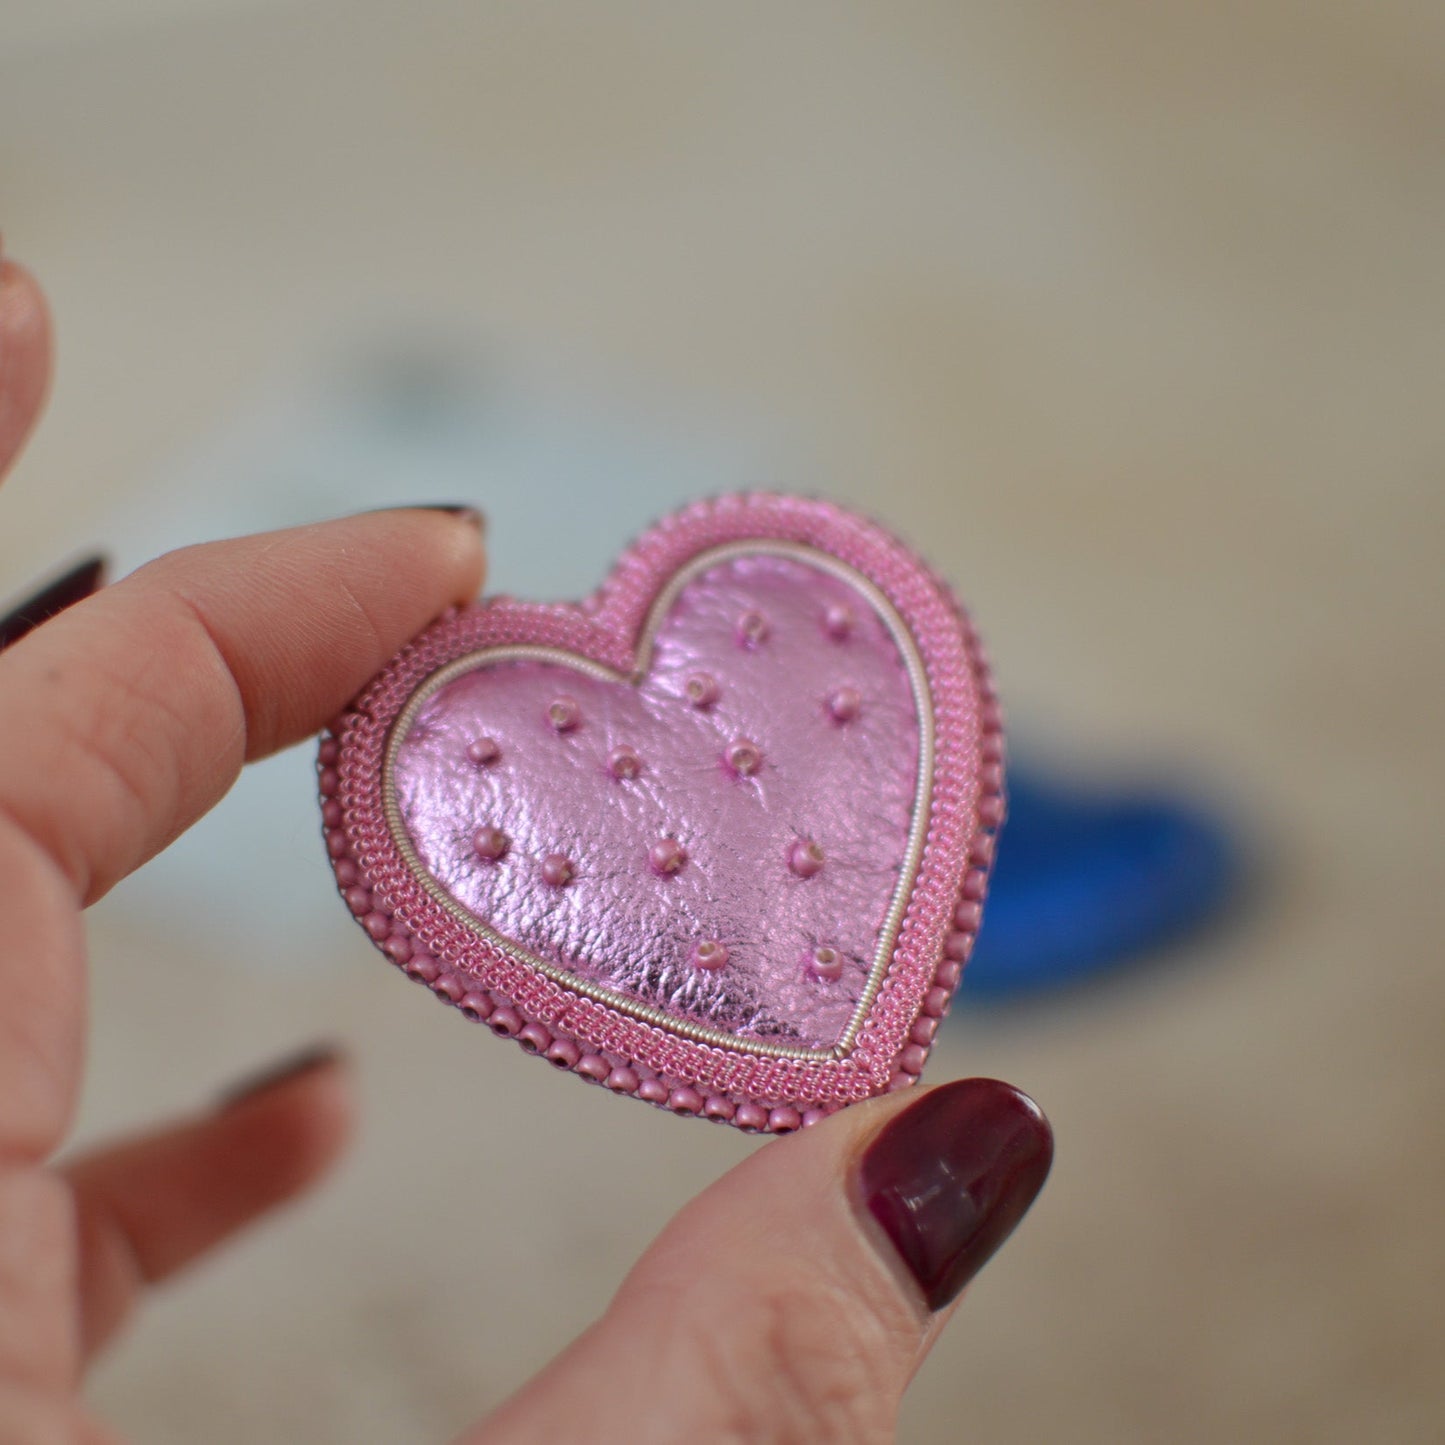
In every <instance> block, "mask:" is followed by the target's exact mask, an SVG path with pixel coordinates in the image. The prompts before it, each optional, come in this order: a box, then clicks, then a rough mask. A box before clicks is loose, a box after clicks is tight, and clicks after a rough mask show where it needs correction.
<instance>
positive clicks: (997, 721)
mask: <svg viewBox="0 0 1445 1445" xmlns="http://www.w3.org/2000/svg"><path fill="white" fill-rule="evenodd" d="M978 721H979V726H980V727H982V728H983V730H984V731H985V732H990V733H994V732H998V730H999V729H1000V728H1001V727H1003V709H1002V708H1001V707H1000V706H999V705H998V703H997V701H993V702H986V703H984V705H983V706H982V707H981V708H979V710H978Z"/></svg>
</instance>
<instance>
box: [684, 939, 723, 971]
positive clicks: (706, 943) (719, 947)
mask: <svg viewBox="0 0 1445 1445" xmlns="http://www.w3.org/2000/svg"><path fill="white" fill-rule="evenodd" d="M692 961H693V966H694V967H696V968H703V969H708V970H710V971H711V970H714V969H719V968H724V967H726V965H727V961H728V951H727V946H726V945H725V944H723V943H720V942H719V941H718V940H717V939H716V938H704V939H702V940H701V941H700V942H699V943H698V945H697V946H696V947H695V948H694V949H693V951H692Z"/></svg>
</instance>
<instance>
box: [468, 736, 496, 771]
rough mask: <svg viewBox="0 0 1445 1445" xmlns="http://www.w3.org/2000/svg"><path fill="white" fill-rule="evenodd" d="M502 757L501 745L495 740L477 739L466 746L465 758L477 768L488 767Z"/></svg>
mask: <svg viewBox="0 0 1445 1445" xmlns="http://www.w3.org/2000/svg"><path fill="white" fill-rule="evenodd" d="M501 756H502V745H501V744H500V743H499V742H498V741H497V740H496V738H477V739H475V740H474V741H473V742H469V743H468V744H467V758H468V760H469V761H470V762H473V763H475V764H476V765H477V766H478V767H479V768H486V767H490V766H491V765H492V764H493V763H494V762H496V761H497V759H498V758H499V757H501Z"/></svg>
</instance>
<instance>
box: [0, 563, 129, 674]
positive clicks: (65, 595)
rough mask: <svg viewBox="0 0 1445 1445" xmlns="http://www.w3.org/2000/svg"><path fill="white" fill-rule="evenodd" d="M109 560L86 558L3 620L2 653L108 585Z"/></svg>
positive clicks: (0, 639)
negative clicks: (107, 570)
mask: <svg viewBox="0 0 1445 1445" xmlns="http://www.w3.org/2000/svg"><path fill="white" fill-rule="evenodd" d="M106 566H107V563H106V559H105V558H104V557H102V556H99V555H97V556H94V557H87V558H86V559H85V560H84V561H83V562H80V563H78V564H77V565H76V566H74V567H72V568H70V570H69V571H67V572H64V573H62V574H61V575H60V576H59V577H57V578H56V579H55V580H54V581H53V582H47V583H46V584H45V586H44V587H42V588H41V589H40V590H39V591H38V592H36V593H35V594H34V595H33V596H31V597H27V598H26V599H25V601H23V602H21V603H20V604H19V605H18V606H16V607H13V608H11V609H10V611H9V612H7V613H5V615H4V616H3V617H0V650H3V649H5V648H7V647H11V646H13V645H14V644H15V643H17V642H19V641H20V639H21V638H22V637H24V636H25V635H26V634H27V633H31V632H34V631H35V629H36V628H37V627H39V626H40V624H41V623H42V622H49V621H50V619H51V618H52V617H56V616H59V614H60V613H62V612H64V611H65V609H66V608H67V607H73V606H74V605H75V604H76V603H77V602H83V601H84V600H85V599H86V598H87V597H89V596H90V595H91V594H92V593H94V592H97V591H99V590H100V588H101V587H102V586H103V585H104V584H105V571H106Z"/></svg>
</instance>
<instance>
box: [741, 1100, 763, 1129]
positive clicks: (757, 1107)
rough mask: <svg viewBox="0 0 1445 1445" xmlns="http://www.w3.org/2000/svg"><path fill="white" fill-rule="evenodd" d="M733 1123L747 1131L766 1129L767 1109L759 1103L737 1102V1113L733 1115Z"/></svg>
mask: <svg viewBox="0 0 1445 1445" xmlns="http://www.w3.org/2000/svg"><path fill="white" fill-rule="evenodd" d="M733 1123H734V1124H736V1125H737V1126H738V1128H739V1129H747V1130H748V1131H749V1132H756V1131H757V1130H759V1129H766V1128H767V1127H768V1111H767V1110H766V1109H765V1108H763V1106H762V1105H761V1104H739V1105H738V1111H737V1113H736V1114H734V1115H733Z"/></svg>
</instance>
